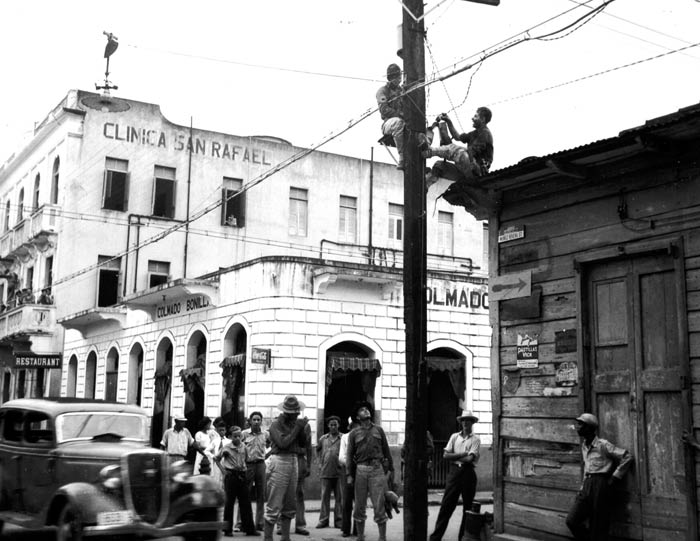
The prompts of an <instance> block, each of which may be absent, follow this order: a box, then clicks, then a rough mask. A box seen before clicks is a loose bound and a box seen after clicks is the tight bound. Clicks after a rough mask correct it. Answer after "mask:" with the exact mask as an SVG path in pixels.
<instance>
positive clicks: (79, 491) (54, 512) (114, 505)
mask: <svg viewBox="0 0 700 541" xmlns="http://www.w3.org/2000/svg"><path fill="white" fill-rule="evenodd" d="M66 503H71V504H72V505H74V506H75V507H76V509H78V510H79V511H80V514H81V516H82V519H83V523H84V524H95V523H97V514H98V513H101V512H103V511H122V510H124V509H126V506H125V505H124V502H123V500H122V499H121V497H120V496H118V495H116V494H110V493H108V492H106V491H105V490H103V489H101V488H100V487H98V486H95V485H91V484H90V483H71V484H69V485H64V486H63V487H61V488H60V489H59V490H58V491H56V494H54V497H53V498H52V499H51V504H50V505H49V508H48V510H47V515H46V524H55V523H56V521H57V519H58V516H59V514H60V513H61V509H63V507H64V506H65V505H66Z"/></svg>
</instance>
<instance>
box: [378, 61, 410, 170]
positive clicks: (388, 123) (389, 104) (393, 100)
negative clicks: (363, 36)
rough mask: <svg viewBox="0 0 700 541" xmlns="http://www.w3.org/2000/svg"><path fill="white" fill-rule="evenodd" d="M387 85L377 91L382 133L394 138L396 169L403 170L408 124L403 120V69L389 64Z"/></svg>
mask: <svg viewBox="0 0 700 541" xmlns="http://www.w3.org/2000/svg"><path fill="white" fill-rule="evenodd" d="M386 78H387V81H388V82H387V83H386V84H385V85H384V86H382V87H381V88H380V89H379V90H378V91H377V105H379V114H380V115H381V116H382V133H383V134H384V135H385V136H387V135H390V136H391V137H393V138H394V143H395V144H396V151H397V152H398V154H399V163H397V164H396V168H397V169H400V170H403V165H404V160H403V155H404V129H405V127H406V123H405V122H404V118H403V103H402V99H401V95H402V94H403V86H402V85H401V68H400V67H399V66H397V65H396V64H389V66H388V67H387V68H386Z"/></svg>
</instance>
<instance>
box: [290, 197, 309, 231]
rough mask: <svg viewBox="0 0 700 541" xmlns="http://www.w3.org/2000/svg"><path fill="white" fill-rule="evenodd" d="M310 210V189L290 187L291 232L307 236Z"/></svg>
mask: <svg viewBox="0 0 700 541" xmlns="http://www.w3.org/2000/svg"><path fill="white" fill-rule="evenodd" d="M308 210H309V190H305V189H303V188H289V234H290V235H295V236H297V237H305V236H306V227H307V221H308Z"/></svg>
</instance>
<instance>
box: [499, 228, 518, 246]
mask: <svg viewBox="0 0 700 541" xmlns="http://www.w3.org/2000/svg"><path fill="white" fill-rule="evenodd" d="M522 238H525V226H524V225H511V226H508V227H504V228H503V229H501V230H499V231H498V244H501V243H502V242H508V241H509V240H517V239H522Z"/></svg>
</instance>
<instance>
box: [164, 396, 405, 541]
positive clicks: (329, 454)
mask: <svg viewBox="0 0 700 541" xmlns="http://www.w3.org/2000/svg"><path fill="white" fill-rule="evenodd" d="M279 409H280V411H281V413H280V415H279V416H278V417H277V418H276V419H273V420H271V423H270V425H269V428H268V429H264V428H263V424H264V418H263V415H262V413H261V412H259V411H254V412H252V413H251V414H250V415H249V417H248V419H247V424H248V427H247V428H245V429H242V428H241V427H239V426H229V427H227V426H226V422H225V421H224V420H223V419H222V418H216V419H214V420H213V421H212V420H211V419H210V418H208V417H204V418H203V419H202V420H201V421H200V423H199V426H198V430H197V432H196V433H195V435H194V436H192V434H191V433H190V432H189V430H188V429H187V428H186V426H185V424H186V422H187V419H186V418H185V417H176V418H175V419H174V426H173V427H172V428H169V429H167V430H166V431H165V433H164V434H163V438H162V441H161V447H162V448H163V449H164V450H165V451H166V452H167V453H168V455H169V456H170V458H171V460H172V461H177V460H185V459H186V457H187V454H188V452H189V451H190V449H195V450H196V459H195V461H194V467H193V473H194V474H205V475H211V476H212V477H214V478H216V479H217V480H218V481H219V482H220V483H221V487H222V489H223V490H224V493H225V495H226V498H225V505H224V515H223V519H224V522H225V524H226V528H225V530H224V535H225V536H232V535H233V533H234V531H240V532H243V533H245V535H248V536H259V535H260V532H263V535H264V539H265V540H266V541H269V540H271V539H272V537H273V532H274V531H275V527H277V533H279V534H280V535H281V539H282V541H289V539H290V533H291V532H292V521H294V532H295V533H296V534H300V535H309V531H308V530H307V528H306V509H305V505H304V501H305V496H304V485H305V480H306V478H307V477H309V475H310V473H311V468H312V467H313V464H314V462H315V463H316V467H317V468H318V473H319V479H320V481H321V510H320V513H319V518H318V523H317V524H316V528H329V527H331V525H332V527H335V528H338V529H340V530H341V531H342V535H343V537H349V536H351V535H357V539H358V540H359V541H363V540H364V532H365V521H366V519H367V510H366V509H367V500H368V499H370V500H371V502H372V506H373V509H374V512H373V518H374V522H375V523H376V524H377V528H378V530H379V539H380V540H381V541H385V540H386V522H387V520H388V519H389V518H390V512H391V508H392V507H391V506H392V505H393V506H396V500H397V497H396V495H395V493H394V492H393V491H392V490H393V489H394V486H393V482H392V481H393V471H394V466H393V461H392V458H391V452H390V450H389V443H388V441H387V438H386V434H385V433H384V431H383V430H382V428H381V427H380V426H378V425H376V424H374V422H373V416H374V411H373V408H372V405H371V404H369V403H368V402H362V403H359V404H357V405H356V407H355V411H354V414H353V415H352V417H351V418H349V419H348V432H347V433H344V434H341V432H340V425H341V419H340V418H339V417H338V416H336V415H331V416H330V417H328V418H327V419H326V423H325V424H326V429H327V432H326V433H324V434H323V435H322V436H321V437H320V438H319V441H318V444H317V446H316V450H315V459H314V455H313V448H312V444H311V427H310V425H309V422H308V419H307V418H306V417H301V413H302V411H303V409H304V404H303V402H301V401H299V400H298V399H297V398H296V397H295V396H293V395H289V396H287V397H286V398H285V399H284V402H282V403H281V404H279ZM331 499H332V500H333V507H332V508H331ZM236 502H238V514H237V518H235V519H234V513H233V510H234V504H235V503H236ZM253 503H254V504H255V509H254V510H253ZM331 509H332V510H331ZM387 511H388V512H389V513H387ZM331 513H332V518H333V520H332V522H331ZM353 523H354V524H353Z"/></svg>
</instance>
